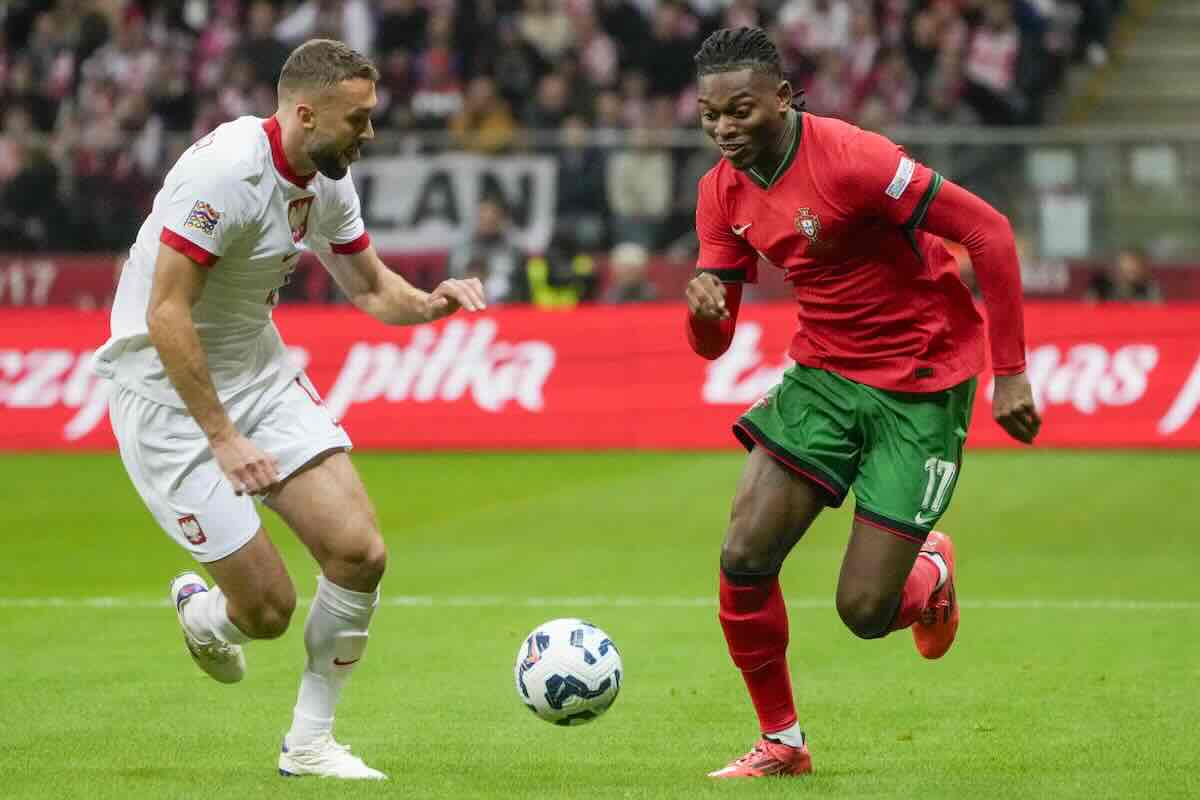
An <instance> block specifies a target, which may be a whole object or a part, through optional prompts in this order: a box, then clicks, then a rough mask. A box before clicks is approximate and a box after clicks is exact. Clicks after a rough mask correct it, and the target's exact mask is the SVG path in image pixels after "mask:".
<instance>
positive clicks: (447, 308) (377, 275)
mask: <svg viewBox="0 0 1200 800" xmlns="http://www.w3.org/2000/svg"><path fill="white" fill-rule="evenodd" d="M320 258H321V263H322V264H324V265H325V268H326V269H327V270H329V274H330V275H332V276H333V279H334V280H335V281H337V284H338V286H340V287H341V288H342V291H343V292H345V293H346V296H347V297H349V298H350V301H351V302H352V303H354V305H355V306H357V307H358V308H360V309H362V310H363V311H365V312H367V313H368V314H370V315H371V316H372V317H375V319H377V320H380V321H381V322H386V323H388V324H391V325H417V324H420V323H422V322H432V321H434V320H438V319H441V318H442V317H447V316H449V315H451V314H453V313H454V312H455V311H458V310H459V309H460V308H465V309H466V310H467V311H482V310H483V309H484V308H487V302H486V301H485V300H484V295H483V284H481V283H480V282H479V279H478V278H466V279H463V280H459V279H450V280H445V281H442V282H441V283H440V284H438V285H437V287H436V288H435V289H434V290H433V291H432V292H423V291H421V290H420V289H418V288H416V287H415V286H413V285H412V284H410V283H409V282H408V281H406V280H404V278H402V277H401V276H399V275H397V274H396V273H394V272H392V271H391V270H390V269H388V267H387V265H386V264H384V263H383V260H382V259H381V258H380V257H379V254H378V253H376V252H375V247H374V246H371V245H368V246H367V247H366V248H365V249H363V250H360V251H358V252H357V253H352V254H340V253H321V254H320Z"/></svg>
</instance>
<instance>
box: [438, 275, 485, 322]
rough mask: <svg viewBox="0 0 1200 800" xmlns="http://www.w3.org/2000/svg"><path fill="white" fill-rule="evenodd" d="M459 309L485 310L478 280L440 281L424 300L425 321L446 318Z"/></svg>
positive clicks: (481, 289) (452, 279)
mask: <svg viewBox="0 0 1200 800" xmlns="http://www.w3.org/2000/svg"><path fill="white" fill-rule="evenodd" d="M460 308H465V309H466V310H467V311H482V310H483V309H485V308H487V301H485V300H484V299H483V284H482V283H480V282H479V278H463V279H458V278H451V279H449V280H445V281H442V282H441V283H439V284H438V285H437V288H436V289H434V290H433V291H432V292H430V293H429V296H428V297H426V298H425V319H427V320H429V321H430V322H433V321H434V320H435V319H441V318H442V317H448V316H450V315H451V314H453V313H454V312H455V311H458V310H459V309H460Z"/></svg>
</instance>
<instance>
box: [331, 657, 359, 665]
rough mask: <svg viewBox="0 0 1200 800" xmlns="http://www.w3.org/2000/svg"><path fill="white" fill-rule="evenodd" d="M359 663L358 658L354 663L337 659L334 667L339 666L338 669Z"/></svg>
mask: <svg viewBox="0 0 1200 800" xmlns="http://www.w3.org/2000/svg"><path fill="white" fill-rule="evenodd" d="M358 662H359V659H357V658H356V659H354V660H353V661H339V660H338V659H336V658H335V659H334V660H333V664H334V666H337V667H348V666H350V665H351V664H357V663H358Z"/></svg>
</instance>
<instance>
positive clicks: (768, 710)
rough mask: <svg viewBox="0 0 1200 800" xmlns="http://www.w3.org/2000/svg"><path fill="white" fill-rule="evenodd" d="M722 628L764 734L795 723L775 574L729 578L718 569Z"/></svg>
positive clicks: (784, 619) (784, 627) (785, 631)
mask: <svg viewBox="0 0 1200 800" xmlns="http://www.w3.org/2000/svg"><path fill="white" fill-rule="evenodd" d="M720 618H721V628H722V629H724V631H725V641H726V643H727V644H728V645H729V655H730V656H731V657H732V658H733V663H734V664H736V665H737V667H738V669H740V670H741V671H742V678H743V679H745V681H746V688H747V689H748V690H749V691H750V700H751V701H752V702H753V703H754V710H755V711H756V712H757V713H758V722H759V725H760V726H761V727H762V731H763V732H764V733H774V732H775V731H781V730H784V729H785V728H789V727H791V726H792V725H793V724H794V723H795V722H796V705H795V702H794V701H793V699H792V677H791V675H790V674H789V673H788V665H787V656H786V652H787V645H788V618H787V607H786V606H785V605H784V604H783V592H782V591H780V589H779V578H778V577H776V576H774V575H772V576H771V577H770V578H767V579H765V580H763V581H762V582H761V583H756V584H751V585H740V584H736V583H731V582H730V581H729V579H728V578H726V577H725V572H724V571H722V572H721V612H720Z"/></svg>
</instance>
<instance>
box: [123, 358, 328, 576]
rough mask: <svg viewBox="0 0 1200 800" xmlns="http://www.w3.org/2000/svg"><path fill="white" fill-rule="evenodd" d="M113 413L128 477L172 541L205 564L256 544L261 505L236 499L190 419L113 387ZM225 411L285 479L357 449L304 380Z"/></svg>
mask: <svg viewBox="0 0 1200 800" xmlns="http://www.w3.org/2000/svg"><path fill="white" fill-rule="evenodd" d="M108 408H109V415H110V418H111V419H112V427H113V432H114V433H116V436H117V443H118V445H119V446H120V449H121V460H122V461H124V462H125V470H126V471H127V472H128V473H129V477H130V478H131V479H132V480H133V485H134V487H135V488H136V489H137V491H138V494H140V495H141V496H142V500H143V501H145V503H146V507H147V508H149V509H150V513H151V514H153V515H154V518H155V519H156V520H158V524H159V525H160V526H162V529H163V530H164V531H166V532H167V535H168V536H170V537H171V538H172V539H174V540H175V541H176V542H178V543H179V544H180V545H181V546H182V547H183V548H184V549H185V550H187V551H188V552H189V553H191V554H192V556H193V557H194V558H195V559H196V560H197V561H200V562H209V561H216V560H217V559H220V558H224V557H225V556H227V555H229V554H230V553H233V552H234V551H236V550H237V549H239V548H240V547H242V546H243V545H244V544H246V542H248V541H250V539H251V538H253V537H254V534H255V533H256V532H257V531H258V529H259V527H260V525H261V521H260V520H259V516H258V508H257V503H258V502H259V500H260V499H259V498H255V497H251V496H250V495H242V496H241V497H239V496H238V495H236V494H234V492H233V487H232V486H231V485H230V483H229V480H228V479H227V478H226V477H225V475H224V473H222V472H221V468H220V467H219V466H218V465H217V462H216V460H215V459H214V458H213V454H212V450H210V449H209V445H208V438H207V437H206V436H205V435H204V433H203V432H202V431H201V430H200V426H199V425H197V424H196V421H195V420H194V419H193V418H192V416H191V414H189V413H188V412H187V411H186V410H185V409H181V408H173V407H171V406H166V405H162V404H160V403H155V402H154V401H153V400H148V399H146V398H145V397H142V396H141V395H139V394H136V393H134V392H132V391H130V390H129V389H126V388H125V387H123V386H116V387H115V388H114V391H113V393H112V394H111V396H110V399H109V407H108ZM225 410H226V412H227V413H228V414H229V416H230V418H231V419H232V420H233V424H234V425H235V426H236V427H237V429H238V430H239V431H241V432H242V433H243V434H244V435H246V436H247V437H249V439H250V440H251V441H252V442H254V443H255V444H256V445H258V446H259V447H260V448H262V449H263V451H264V452H266V453H267V454H268V455H271V456H274V457H275V458H276V459H277V460H278V461H279V478H280V480H283V479H284V478H287V477H288V476H289V475H291V474H292V473H294V472H296V471H297V470H299V469H300V468H301V467H303V466H304V465H306V464H308V463H309V462H310V461H312V460H313V459H314V458H316V457H317V456H319V455H321V454H322V453H326V452H328V451H330V450H349V449H350V447H351V444H350V437H349V436H347V435H346V432H345V431H344V430H342V427H341V426H340V425H338V424H337V422H336V421H335V420H334V419H333V415H332V414H330V413H329V409H327V408H326V407H325V405H324V404H323V403H322V402H321V398H320V396H319V395H318V394H317V391H316V389H314V388H313V385H312V383H311V382H310V381H309V380H308V377H307V376H306V375H303V374H301V375H299V376H297V377H296V378H294V379H293V380H291V381H289V382H287V383H286V384H284V385H283V386H282V387H280V386H277V385H276V386H272V387H271V388H270V389H269V390H267V391H258V392H248V393H247V394H246V395H245V396H242V397H238V398H235V399H233V400H232V401H230V402H228V403H227V404H226V407H225Z"/></svg>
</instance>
